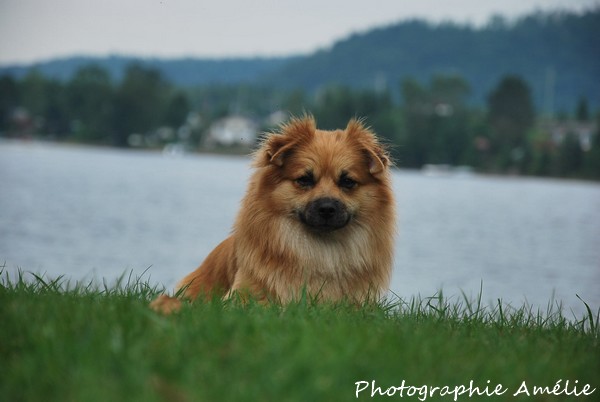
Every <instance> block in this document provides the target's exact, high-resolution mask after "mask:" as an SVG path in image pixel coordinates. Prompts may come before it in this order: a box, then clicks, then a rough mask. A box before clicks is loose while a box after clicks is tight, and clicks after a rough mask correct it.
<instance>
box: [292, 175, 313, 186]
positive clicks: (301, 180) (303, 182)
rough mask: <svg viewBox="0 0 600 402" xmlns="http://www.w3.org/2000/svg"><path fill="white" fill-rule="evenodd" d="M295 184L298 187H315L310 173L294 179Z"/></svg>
mask: <svg viewBox="0 0 600 402" xmlns="http://www.w3.org/2000/svg"><path fill="white" fill-rule="evenodd" d="M296 184H298V185H299V186H300V187H313V186H314V185H315V178H314V176H313V175H312V173H307V174H305V175H304V176H300V177H298V178H297V179H296Z"/></svg>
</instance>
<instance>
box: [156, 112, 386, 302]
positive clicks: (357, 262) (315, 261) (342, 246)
mask: <svg viewBox="0 0 600 402" xmlns="http://www.w3.org/2000/svg"><path fill="white" fill-rule="evenodd" d="M253 166H254V168H255V169H256V170H255V172H254V174H253V175H252V177H251V178H250V183H249V185H248V190H247V192H246V196H245V197H244V199H243V201H242V205H241V209H240V212H239V215H238V217H237V219H236V222H235V225H234V228H233V232H232V234H231V236H229V237H228V238H227V239H225V240H224V241H223V242H222V243H221V244H219V245H218V246H217V247H216V248H215V249H214V250H213V251H212V252H211V253H210V254H209V255H208V257H207V258H206V260H205V261H204V263H203V264H202V265H201V266H200V267H199V268H198V269H197V270H196V271H194V272H192V273H191V274H189V275H188V276H186V277H185V278H184V279H183V280H182V281H181V282H180V283H179V285H178V289H181V291H180V293H181V296H182V297H183V298H186V299H190V300H194V299H196V298H198V297H199V296H203V297H214V296H223V295H224V296H226V297H229V296H231V295H232V294H233V293H235V292H237V293H239V294H241V295H242V297H246V296H251V297H253V298H256V299H258V300H262V301H274V302H280V303H286V302H290V301H293V300H297V299H298V298H299V297H301V295H302V294H303V292H305V293H306V294H308V295H310V297H312V298H316V299H317V300H324V301H339V300H343V299H347V300H350V301H352V302H357V303H361V302H364V301H372V300H376V299H377V298H379V297H380V296H381V295H382V293H384V292H385V291H387V289H388V286H389V281H390V275H391V267H392V254H393V240H394V232H395V223H394V222H395V214H394V197H393V193H392V188H391V180H390V172H389V167H390V160H389V158H388V154H387V152H386V151H385V149H384V148H383V147H382V146H381V144H380V143H379V142H378V141H377V138H376V137H375V135H374V134H373V133H372V132H371V131H370V130H369V129H367V128H365V127H364V126H363V125H362V123H361V122H360V121H359V120H356V119H355V120H351V121H350V122H349V123H348V126H347V127H346V129H345V130H336V131H323V130H318V129H317V128H316V125H315V121H314V119H313V118H312V117H304V118H297V119H292V120H291V121H290V122H288V123H287V124H285V125H283V126H282V127H281V129H280V132H279V133H273V134H270V135H268V136H267V137H266V138H265V139H264V141H263V143H262V145H261V147H260V148H259V149H258V151H257V152H256V154H255V156H254V163H253ZM180 304H181V302H180V299H178V298H174V297H169V296H166V295H162V296H159V297H158V298H157V299H156V300H154V301H153V302H152V303H151V307H152V308H153V309H155V310H157V311H161V312H164V313H169V312H171V311H174V310H177V309H178V308H179V307H180Z"/></svg>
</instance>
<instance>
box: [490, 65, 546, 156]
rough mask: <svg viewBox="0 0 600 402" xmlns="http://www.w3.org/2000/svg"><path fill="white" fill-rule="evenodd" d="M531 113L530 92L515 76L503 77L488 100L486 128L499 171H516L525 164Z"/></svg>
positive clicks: (531, 120)
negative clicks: (510, 169) (507, 169)
mask: <svg viewBox="0 0 600 402" xmlns="http://www.w3.org/2000/svg"><path fill="white" fill-rule="evenodd" d="M534 121H535V111H534V107H533V102H532V100H531V91H530V89H529V86H528V85H527V83H526V82H525V81H523V80H522V79H521V78H520V77H517V76H506V77H504V78H502V80H501V81H500V82H499V84H498V85H497V86H496V88H494V89H493V90H492V92H491V93H490V94H489V96H488V124H489V129H490V134H491V140H492V147H493V151H494V152H495V153H496V155H497V157H498V158H499V160H500V167H501V168H508V167H512V168H514V167H520V165H522V163H523V161H524V160H526V156H527V155H526V149H527V146H526V145H527V133H528V131H529V130H530V129H531V127H533V123H534Z"/></svg>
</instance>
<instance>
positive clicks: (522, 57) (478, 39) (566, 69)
mask: <svg viewBox="0 0 600 402" xmlns="http://www.w3.org/2000/svg"><path fill="white" fill-rule="evenodd" d="M434 74H457V75H460V76H462V77H463V78H464V79H465V80H466V81H467V82H468V83H469V84H470V86H471V91H472V99H473V100H475V101H483V100H484V99H485V96H486V94H487V93H489V91H490V90H491V88H493V87H494V85H496V84H497V82H498V81H499V80H500V78H501V77H502V76H503V75H505V74H518V75H520V76H521V77H522V78H524V79H525V80H526V81H527V82H528V83H529V85H530V87H531V89H532V91H533V95H534V98H535V101H536V103H537V105H538V107H540V108H541V107H544V106H547V105H548V102H552V103H553V104H554V108H555V110H559V109H560V108H567V110H570V109H571V108H572V106H573V105H574V104H575V103H576V102H577V99H578V98H580V97H581V96H585V97H587V98H588V100H589V101H590V103H591V104H593V105H594V106H595V107H598V106H600V8H599V9H597V10H595V11H593V12H588V13H586V14H584V15H572V14H563V15H558V14H536V15H530V16H527V17H524V18H522V19H520V20H518V21H516V22H513V23H507V22H505V21H503V20H502V19H500V18H497V19H496V20H495V21H492V22H491V23H490V24H488V25H487V26H486V27H484V28H480V29H474V28H470V27H466V26H459V25H452V24H442V25H430V24H427V23H425V22H423V21H409V22H403V23H399V24H396V25H392V26H388V27H384V28H379V29H375V30H372V31H369V32H366V33H362V34H357V35H353V36H351V37H349V38H347V39H345V40H343V41H340V42H338V43H336V44H335V45H334V46H333V47H332V48H331V49H329V50H324V51H320V52H318V53H316V54H313V55H311V56H309V57H305V58H303V59H300V60H295V61H293V62H290V63H288V64H287V65H285V66H284V67H283V68H281V69H279V70H277V71H276V72H275V73H274V74H271V75H270V76H269V81H270V82H271V83H274V84H279V85H294V86H298V85H299V86H303V87H308V88H316V87H319V86H320V85H322V84H323V83H326V82H327V83H331V82H339V83H343V84H350V85H353V86H363V87H370V88H377V87H378V86H383V85H386V86H387V87H388V88H390V89H395V88H398V86H399V81H400V80H401V79H402V78H404V77H407V76H410V77H413V78H417V79H419V80H429V79H430V77H431V76H432V75H434Z"/></svg>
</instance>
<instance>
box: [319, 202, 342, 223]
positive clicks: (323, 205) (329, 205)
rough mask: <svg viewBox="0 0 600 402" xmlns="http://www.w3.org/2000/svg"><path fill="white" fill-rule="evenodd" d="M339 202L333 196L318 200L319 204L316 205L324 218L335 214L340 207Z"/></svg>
mask: <svg viewBox="0 0 600 402" xmlns="http://www.w3.org/2000/svg"><path fill="white" fill-rule="evenodd" d="M337 204H340V202H339V201H337V200H334V199H332V198H324V199H322V200H320V201H319V202H318V205H317V207H316V208H317V213H318V214H319V216H320V217H321V218H322V219H325V220H327V219H330V218H331V217H333V216H334V215H335V213H336V211H337V210H338V209H339V206H338V205H337Z"/></svg>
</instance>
